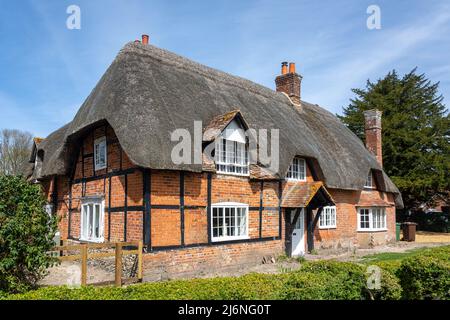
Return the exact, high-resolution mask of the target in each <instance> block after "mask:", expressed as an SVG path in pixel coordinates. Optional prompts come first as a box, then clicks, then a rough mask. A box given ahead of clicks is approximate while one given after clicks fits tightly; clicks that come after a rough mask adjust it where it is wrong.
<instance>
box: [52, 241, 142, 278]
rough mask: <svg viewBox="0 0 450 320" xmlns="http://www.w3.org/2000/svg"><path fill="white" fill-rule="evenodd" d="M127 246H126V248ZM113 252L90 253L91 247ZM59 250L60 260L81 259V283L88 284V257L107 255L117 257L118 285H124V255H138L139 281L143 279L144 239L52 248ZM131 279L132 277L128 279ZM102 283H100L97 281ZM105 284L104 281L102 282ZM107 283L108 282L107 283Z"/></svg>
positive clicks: (116, 276)
mask: <svg viewBox="0 0 450 320" xmlns="http://www.w3.org/2000/svg"><path fill="white" fill-rule="evenodd" d="M124 247H125V248H124ZM126 247H137V249H134V250H127V248H126ZM112 248H114V249H115V250H114V251H113V252H93V253H90V252H89V249H112ZM55 251H56V252H59V255H58V256H57V258H58V259H59V261H76V260H81V285H82V286H85V285H87V261H88V259H100V258H107V257H115V258H116V259H115V277H114V279H115V280H114V283H115V285H116V286H118V287H120V286H122V257H123V256H128V255H137V256H138V260H137V272H136V277H134V278H131V279H136V280H137V281H139V282H140V281H142V241H139V242H138V241H136V242H116V243H83V244H76V245H62V246H56V247H54V248H53V249H52V252H55ZM65 251H78V252H79V254H72V253H70V254H68V255H64V252H65ZM128 280H130V279H128ZM95 284H97V285H98V284H100V283H95ZM101 284H103V283H101ZM105 284H106V283H105Z"/></svg>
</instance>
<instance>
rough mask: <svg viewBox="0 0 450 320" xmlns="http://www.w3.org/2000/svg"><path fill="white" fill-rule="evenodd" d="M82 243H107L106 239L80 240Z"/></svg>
mask: <svg viewBox="0 0 450 320" xmlns="http://www.w3.org/2000/svg"><path fill="white" fill-rule="evenodd" d="M80 241H83V242H89V243H103V242H105V239H104V238H99V239H85V238H80Z"/></svg>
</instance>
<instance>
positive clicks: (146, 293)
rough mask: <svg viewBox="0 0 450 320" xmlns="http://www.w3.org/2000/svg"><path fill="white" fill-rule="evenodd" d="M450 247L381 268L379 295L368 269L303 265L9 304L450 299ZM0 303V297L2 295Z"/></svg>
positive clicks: (46, 294)
mask: <svg viewBox="0 0 450 320" xmlns="http://www.w3.org/2000/svg"><path fill="white" fill-rule="evenodd" d="M449 258H450V246H447V247H441V248H436V249H430V250H429V251H426V252H425V253H424V254H420V255H418V256H414V257H411V258H408V259H405V260H404V261H403V262H401V263H398V262H395V264H394V263H393V262H389V263H388V264H385V263H382V262H379V263H377V265H378V266H380V268H381V289H379V290H369V289H368V287H367V277H368V276H369V274H368V273H367V265H363V264H356V263H350V262H337V261H332V260H329V261H316V262H305V263H303V264H302V266H301V267H300V269H298V270H296V271H291V272H287V273H282V274H256V273H253V274H248V275H244V276H241V277H222V278H211V279H192V280H172V281H164V282H156V283H144V284H137V285H130V286H128V287H124V288H115V287H84V288H76V289H73V288H68V287H46V288H41V289H39V290H35V291H29V292H27V293H24V294H18V295H10V296H6V297H4V298H6V299H39V300H53V299H54V300H80V299H88V300H136V299H139V300H161V299H164V300H177V299H187V300H191V299H192V300H196V299H206V300H213V299H216V300H254V299H296V300H297V299H298V300H308V299H315V300H320V299H322V300H325V299H326V300H334V299H349V300H360V299H377V300H378V299H380V300H395V299H401V298H405V299H426V298H435V299H436V298H437V299H450V297H449V295H448V293H449V288H450V266H449V264H450V262H449V260H450V259H449ZM0 297H1V295H0Z"/></svg>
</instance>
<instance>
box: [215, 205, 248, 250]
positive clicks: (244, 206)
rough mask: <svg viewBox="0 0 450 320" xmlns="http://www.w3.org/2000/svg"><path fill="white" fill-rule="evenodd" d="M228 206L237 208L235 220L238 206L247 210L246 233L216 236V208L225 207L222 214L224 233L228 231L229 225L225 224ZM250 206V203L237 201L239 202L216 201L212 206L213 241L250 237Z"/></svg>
mask: <svg viewBox="0 0 450 320" xmlns="http://www.w3.org/2000/svg"><path fill="white" fill-rule="evenodd" d="M227 208H234V209H235V221H236V220H237V219H236V215H237V210H236V209H238V208H240V209H244V210H245V217H246V219H245V220H246V221H245V234H243V235H238V236H214V209H223V214H222V217H221V219H222V228H223V233H224V234H225V233H226V229H227V226H226V224H225V209H227ZM248 220H249V207H248V204H245V203H237V202H221V203H215V204H213V205H212V206H211V241H212V242H223V241H232V240H243V239H249V235H248V232H249V230H248V227H249V221H248Z"/></svg>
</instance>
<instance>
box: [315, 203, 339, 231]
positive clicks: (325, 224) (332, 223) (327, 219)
mask: <svg viewBox="0 0 450 320" xmlns="http://www.w3.org/2000/svg"><path fill="white" fill-rule="evenodd" d="M319 228H320V229H331V228H336V207H335V206H328V207H323V210H322V214H321V215H320V217H319Z"/></svg>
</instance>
